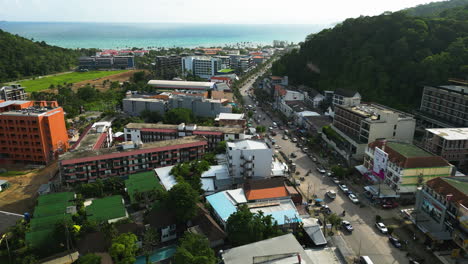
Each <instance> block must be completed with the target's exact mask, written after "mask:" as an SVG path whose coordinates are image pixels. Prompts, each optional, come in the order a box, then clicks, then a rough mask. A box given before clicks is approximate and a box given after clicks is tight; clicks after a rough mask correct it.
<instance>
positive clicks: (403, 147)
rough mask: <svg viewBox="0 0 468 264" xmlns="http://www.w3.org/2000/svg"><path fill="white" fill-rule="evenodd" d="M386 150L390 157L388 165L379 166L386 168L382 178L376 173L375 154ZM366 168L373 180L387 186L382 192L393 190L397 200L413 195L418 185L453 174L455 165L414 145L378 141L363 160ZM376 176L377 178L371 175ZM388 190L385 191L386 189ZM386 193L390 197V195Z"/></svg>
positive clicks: (371, 144) (370, 145) (372, 145)
mask: <svg viewBox="0 0 468 264" xmlns="http://www.w3.org/2000/svg"><path fill="white" fill-rule="evenodd" d="M377 148H378V149H379V150H381V151H383V153H385V154H384V156H385V155H387V156H388V157H387V162H386V164H385V163H382V165H380V164H379V166H384V167H385V168H384V173H383V175H381V176H382V177H383V178H380V179H378V178H379V176H377V175H376V174H375V173H373V171H374V161H375V151H376V149H377ZM363 165H364V167H366V169H367V170H368V171H369V175H368V177H370V178H371V181H373V182H375V183H379V184H384V185H386V186H387V187H388V188H386V187H385V186H383V187H382V186H380V189H381V190H383V189H388V190H390V189H391V190H393V192H394V197H399V196H400V194H401V195H412V194H414V193H415V192H416V189H417V187H418V186H421V185H422V184H424V183H425V182H427V181H429V180H431V179H434V178H437V177H448V176H451V175H452V172H453V169H454V168H453V166H452V165H451V164H449V163H448V162H447V161H446V160H445V159H443V158H442V157H440V156H435V155H433V154H431V153H429V152H426V151H424V150H422V149H420V148H418V147H416V146H414V145H412V144H409V143H400V142H392V141H386V140H377V141H374V142H372V143H370V144H369V145H368V147H367V148H366V155H365V157H364V163H363ZM371 175H376V176H371ZM384 187H385V188H384ZM390 195H391V194H390V193H387V197H388V196H390Z"/></svg>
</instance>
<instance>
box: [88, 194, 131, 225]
mask: <svg viewBox="0 0 468 264" xmlns="http://www.w3.org/2000/svg"><path fill="white" fill-rule="evenodd" d="M122 199H123V198H122V196H120V195H114V196H109V197H105V198H101V199H96V200H93V202H92V204H91V205H89V206H87V207H86V214H87V216H88V219H89V220H92V221H97V222H103V221H108V220H111V219H116V218H121V217H125V216H127V212H126V211H125V206H124V204H123V202H122Z"/></svg>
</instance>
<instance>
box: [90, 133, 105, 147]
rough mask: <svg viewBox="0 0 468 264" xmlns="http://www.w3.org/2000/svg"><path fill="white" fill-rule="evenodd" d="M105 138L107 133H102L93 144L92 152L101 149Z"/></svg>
mask: <svg viewBox="0 0 468 264" xmlns="http://www.w3.org/2000/svg"><path fill="white" fill-rule="evenodd" d="M106 137H107V133H106V132H104V133H102V134H101V135H100V136H99V138H98V140H97V141H96V144H94V146H93V150H95V149H100V148H101V147H102V144H103V143H104V141H105V140H106Z"/></svg>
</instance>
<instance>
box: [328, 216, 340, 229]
mask: <svg viewBox="0 0 468 264" xmlns="http://www.w3.org/2000/svg"><path fill="white" fill-rule="evenodd" d="M342 221H343V219H342V218H341V217H339V216H338V215H337V214H335V213H333V214H330V215H329V216H328V217H327V222H328V223H330V224H331V225H332V226H334V227H338V226H340V225H341V222H342Z"/></svg>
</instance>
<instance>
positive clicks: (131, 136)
mask: <svg viewBox="0 0 468 264" xmlns="http://www.w3.org/2000/svg"><path fill="white" fill-rule="evenodd" d="M124 133H125V140H127V141H133V142H142V143H149V142H155V141H164V140H171V139H177V138H181V137H186V136H192V135H200V136H203V137H205V138H206V140H207V142H208V149H209V150H214V149H215V148H216V146H217V144H218V143H219V142H221V141H228V140H242V139H244V137H245V134H244V129H243V128H239V127H208V126H197V125H186V124H184V123H182V124H180V125H167V124H149V123H130V124H127V125H126V126H125V128H124Z"/></svg>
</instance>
